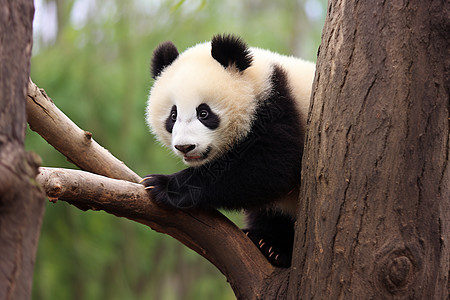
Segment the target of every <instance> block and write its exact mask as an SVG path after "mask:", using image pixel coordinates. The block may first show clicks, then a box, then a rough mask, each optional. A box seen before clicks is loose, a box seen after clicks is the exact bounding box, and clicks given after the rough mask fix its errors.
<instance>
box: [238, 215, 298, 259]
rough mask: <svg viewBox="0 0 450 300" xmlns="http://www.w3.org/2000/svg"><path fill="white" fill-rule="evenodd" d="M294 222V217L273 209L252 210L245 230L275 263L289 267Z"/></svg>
mask: <svg viewBox="0 0 450 300" xmlns="http://www.w3.org/2000/svg"><path fill="white" fill-rule="evenodd" d="M294 223H295V221H294V219H292V218H288V217H286V216H285V215H282V214H280V213H279V212H276V211H273V210H267V209H265V208H262V209H258V210H250V211H248V212H247V229H244V232H246V233H247V235H248V237H249V238H250V239H251V240H252V241H253V243H255V245H256V246H258V248H259V249H260V250H261V252H263V253H264V254H265V255H266V257H267V258H268V259H269V261H270V262H271V263H272V264H273V265H276V266H280V267H288V266H289V265H290V264H291V259H292V245H293V244H294Z"/></svg>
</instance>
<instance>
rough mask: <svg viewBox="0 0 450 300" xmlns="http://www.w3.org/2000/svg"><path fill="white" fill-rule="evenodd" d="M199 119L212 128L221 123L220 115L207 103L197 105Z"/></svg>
mask: <svg viewBox="0 0 450 300" xmlns="http://www.w3.org/2000/svg"><path fill="white" fill-rule="evenodd" d="M197 119H198V120H199V121H200V122H202V124H203V125H205V126H206V127H208V128H209V129H211V130H214V129H216V128H217V127H219V124H220V117H219V116H218V115H216V114H215V113H214V112H213V111H212V110H211V108H210V107H209V105H208V104H206V103H202V104H200V105H199V106H198V107H197Z"/></svg>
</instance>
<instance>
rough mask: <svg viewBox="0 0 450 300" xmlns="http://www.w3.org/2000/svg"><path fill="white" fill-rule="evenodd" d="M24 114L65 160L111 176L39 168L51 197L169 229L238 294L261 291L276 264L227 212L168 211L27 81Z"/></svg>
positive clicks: (249, 295) (40, 178) (246, 296)
mask: <svg viewBox="0 0 450 300" xmlns="http://www.w3.org/2000/svg"><path fill="white" fill-rule="evenodd" d="M27 113H28V122H29V124H30V127H31V129H32V130H34V131H36V132H37V133H39V134H40V135H41V136H43V137H44V138H45V139H46V140H47V142H48V143H49V144H51V145H52V146H54V147H55V148H56V149H57V150H58V151H60V152H61V153H62V154H64V155H65V156H66V157H67V158H68V159H69V160H70V161H72V162H74V163H75V164H76V165H77V166H79V167H80V168H82V169H84V170H88V171H90V172H93V173H97V174H102V175H104V176H108V177H110V178H108V177H104V176H100V175H95V174H92V173H88V172H84V171H76V170H68V169H53V168H41V169H40V174H39V175H38V177H37V180H38V182H39V183H40V184H41V185H42V186H43V187H44V189H45V191H46V193H47V195H48V196H49V199H50V200H52V201H56V200H63V201H66V202H68V203H71V204H74V205H75V206H77V207H78V208H80V209H84V210H86V209H93V210H104V211H106V212H108V213H111V214H114V215H116V216H118V217H126V218H128V219H131V220H134V221H136V222H139V223H142V224H145V225H147V226H149V227H151V228H152V229H154V230H156V231H158V232H162V233H166V234H169V235H171V236H172V237H174V238H175V239H177V240H179V241H180V242H182V243H184V244H185V245H186V246H188V247H190V248H191V249H193V250H195V251H196V252H197V253H199V254H200V255H202V256H203V257H205V258H206V259H208V260H209V261H210V262H212V263H213V264H214V265H215V266H216V267H217V268H218V269H219V270H220V271H221V272H222V273H223V274H224V275H225V276H226V277H227V279H228V281H229V282H230V284H231V286H232V288H233V290H234V292H235V294H236V296H237V297H238V298H240V299H255V298H258V297H259V296H260V295H261V291H262V289H263V288H264V286H263V285H264V284H265V283H267V282H269V281H270V280H269V278H270V277H271V275H274V274H275V271H276V268H274V267H273V266H272V265H271V264H270V263H269V262H268V261H267V260H266V259H265V257H264V256H263V255H262V254H261V253H260V251H259V250H258V249H257V248H256V246H255V245H254V244H253V243H252V242H251V241H250V239H248V238H247V237H246V236H245V234H243V232H242V231H241V230H240V229H239V228H238V227H236V226H235V225H234V224H233V223H232V222H231V221H229V220H228V219H227V218H226V217H224V216H223V215H222V214H220V213H219V212H217V211H208V212H205V211H198V210H171V209H170V210H169V209H166V208H163V207H160V206H158V205H156V204H154V203H153V202H152V201H151V199H150V198H149V195H148V193H147V192H146V191H145V189H144V187H143V186H142V185H140V184H137V183H136V182H137V181H138V180H140V177H139V176H138V175H136V174H135V173H134V172H133V171H131V170H130V169H128V167H126V166H125V164H123V163H122V162H120V161H119V160H117V159H116V158H115V157H114V156H113V155H112V154H110V153H109V152H108V151H107V150H105V149H104V148H102V147H101V146H100V145H98V144H97V143H96V142H95V141H94V140H93V139H92V138H91V136H92V134H90V133H87V132H85V131H83V130H81V129H80V128H78V127H77V126H76V125H75V124H74V123H73V122H72V121H71V120H70V119H69V118H67V117H66V116H65V115H64V114H63V113H62V112H61V111H60V110H59V109H58V108H57V107H56V106H55V105H54V104H53V102H52V101H51V99H50V98H49V97H48V96H47V95H46V94H45V92H44V91H43V90H40V89H39V88H38V87H37V86H36V85H35V84H34V83H32V82H31V80H30V83H29V86H28V97H27ZM112 178H115V179H112ZM121 179H123V180H121Z"/></svg>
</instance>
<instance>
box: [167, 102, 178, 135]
mask: <svg viewBox="0 0 450 300" xmlns="http://www.w3.org/2000/svg"><path fill="white" fill-rule="evenodd" d="M174 115H175V120H174V117H173V116H174ZM176 116H177V106H176V105H173V106H172V108H171V109H170V113H169V116H168V117H167V119H166V124H165V125H166V126H165V127H166V130H167V131H168V132H169V133H172V129H173V126H174V125H175V122H176Z"/></svg>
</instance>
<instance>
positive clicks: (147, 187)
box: [145, 185, 155, 190]
mask: <svg viewBox="0 0 450 300" xmlns="http://www.w3.org/2000/svg"><path fill="white" fill-rule="evenodd" d="M154 188H155V186H153V185H150V186H146V187H145V189H146V190H151V189H154Z"/></svg>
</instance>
